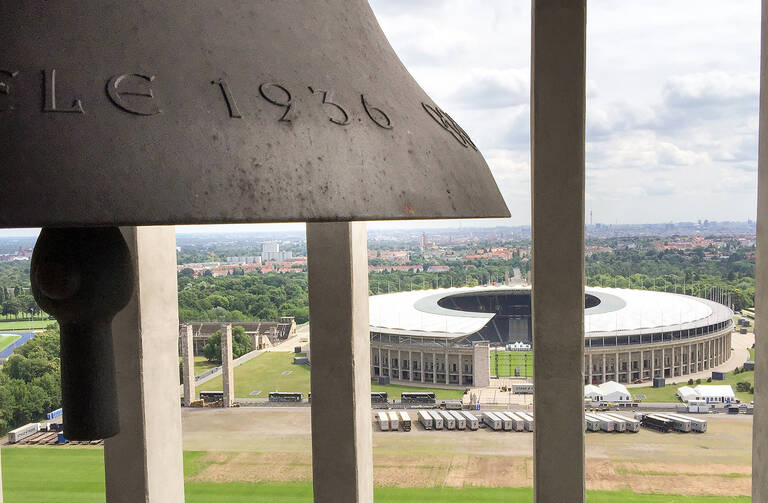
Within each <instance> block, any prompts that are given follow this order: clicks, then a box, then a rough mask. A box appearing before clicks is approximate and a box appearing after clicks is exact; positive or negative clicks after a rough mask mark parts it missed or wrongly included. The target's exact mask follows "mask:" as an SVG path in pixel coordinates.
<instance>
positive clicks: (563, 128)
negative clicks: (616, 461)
mask: <svg viewBox="0 0 768 503" xmlns="http://www.w3.org/2000/svg"><path fill="white" fill-rule="evenodd" d="M586 21H587V6H586V0H534V1H533V4H532V27H531V202H532V211H531V216H532V225H531V230H532V237H533V250H532V252H533V264H535V265H534V270H533V274H532V276H533V282H532V285H533V290H532V293H531V313H532V315H533V316H532V318H533V319H532V324H533V360H534V361H533V368H534V384H535V388H536V395H535V397H534V411H535V415H536V429H535V431H534V472H533V473H534V499H535V501H536V502H537V503H560V502H563V501H568V502H569V503H578V502H583V501H584V486H585V482H584V478H585V471H584V470H585V468H584V465H585V463H584V389H583V385H584V384H583V383H584V145H585V143H584V140H585V138H584V123H585V102H586V98H585V92H586V85H585V82H586V78H585V54H586Z"/></svg>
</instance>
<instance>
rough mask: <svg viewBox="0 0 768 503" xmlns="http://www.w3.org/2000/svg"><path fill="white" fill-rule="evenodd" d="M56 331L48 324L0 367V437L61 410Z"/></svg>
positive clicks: (59, 363) (59, 367)
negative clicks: (51, 412)
mask: <svg viewBox="0 0 768 503" xmlns="http://www.w3.org/2000/svg"><path fill="white" fill-rule="evenodd" d="M60 372H61V359H60V357H59V329H58V328H57V326H56V325H51V326H49V327H48V329H47V330H46V331H45V332H42V333H40V334H37V336H36V337H35V338H33V339H31V340H30V341H29V342H27V343H26V344H24V345H23V346H21V347H19V348H17V349H16V350H14V352H13V354H12V355H11V356H10V358H8V360H7V361H6V362H5V364H4V365H3V366H2V368H0V434H5V433H7V432H8V431H10V430H12V429H14V428H18V427H19V426H23V425H25V424H27V423H30V422H35V421H39V420H42V419H43V418H44V417H45V414H46V413H48V412H50V411H52V410H56V409H58V408H60V407H61V377H60Z"/></svg>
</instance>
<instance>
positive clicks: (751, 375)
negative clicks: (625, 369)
mask: <svg viewBox="0 0 768 503" xmlns="http://www.w3.org/2000/svg"><path fill="white" fill-rule="evenodd" d="M677 379H680V380H679V381H676V382H677V384H667V385H666V386H665V387H663V388H654V387H652V386H643V387H639V388H629V392H630V393H631V394H632V395H645V396H646V398H644V399H643V401H644V402H679V401H680V400H679V399H678V398H677V388H679V387H681V386H689V384H688V380H687V379H684V378H683V377H678V378H677ZM667 380H669V378H667ZM742 381H747V382H749V383H750V384H752V385H753V386H754V384H755V372H754V371H753V370H749V371H746V372H740V373H738V374H734V373H733V372H728V373H727V374H726V375H725V380H724V381H715V380H713V381H712V382H707V380H706V379H702V380H701V384H730V385H731V386H732V387H733V392H734V393H736V398H738V399H739V400H741V401H742V402H745V403H749V402H751V401H752V400H754V399H755V395H753V394H751V393H743V392H739V391H736V383H739V382H742ZM694 386H696V381H694V384H693V386H692V387H694Z"/></svg>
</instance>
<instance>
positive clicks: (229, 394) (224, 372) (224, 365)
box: [221, 325, 235, 407]
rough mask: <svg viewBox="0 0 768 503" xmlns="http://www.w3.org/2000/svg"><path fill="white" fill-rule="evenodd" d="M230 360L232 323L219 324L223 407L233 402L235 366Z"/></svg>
mask: <svg viewBox="0 0 768 503" xmlns="http://www.w3.org/2000/svg"><path fill="white" fill-rule="evenodd" d="M234 367H235V366H234V363H233V361H232V325H222V326H221V383H222V384H221V385H222V390H223V391H224V407H232V404H233V403H235V368H234Z"/></svg>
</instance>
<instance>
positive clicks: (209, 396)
mask: <svg viewBox="0 0 768 503" xmlns="http://www.w3.org/2000/svg"><path fill="white" fill-rule="evenodd" d="M200 400H202V401H203V402H205V403H213V402H218V401H219V400H224V392H223V391H201V392H200Z"/></svg>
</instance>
